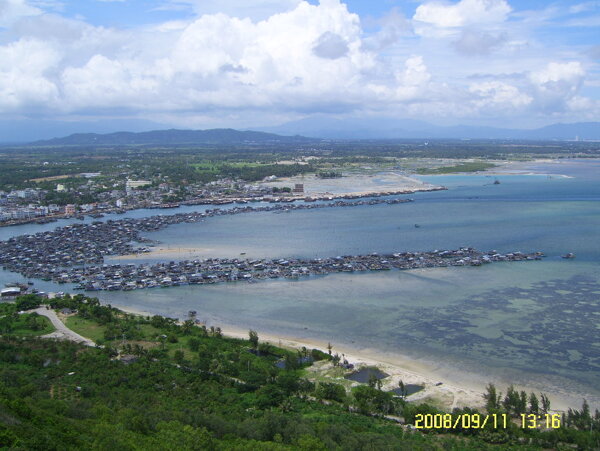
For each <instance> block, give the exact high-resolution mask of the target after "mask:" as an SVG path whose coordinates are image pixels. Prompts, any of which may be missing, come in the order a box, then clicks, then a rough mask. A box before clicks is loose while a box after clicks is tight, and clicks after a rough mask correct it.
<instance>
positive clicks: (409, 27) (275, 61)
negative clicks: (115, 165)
mask: <svg viewBox="0 0 600 451" xmlns="http://www.w3.org/2000/svg"><path fill="white" fill-rule="evenodd" d="M599 30H600V0H591V1H588V0H581V1H577V0H571V1H563V0H558V1H554V2H553V1H541V0H371V1H367V0H347V1H341V0H309V1H305V0H254V1H252V0H0V142H1V141H3V137H4V138H5V139H4V141H6V140H8V139H10V138H11V137H14V136H16V135H15V134H14V133H13V134H12V135H11V131H13V132H14V131H15V130H19V133H21V134H23V133H25V134H27V133H30V134H31V136H34V135H36V130H38V131H39V130H44V131H43V133H42V132H39V133H42V134H44V133H46V134H48V133H49V134H51V135H52V134H54V135H60V134H61V133H60V132H62V131H63V130H64V131H66V130H69V127H70V128H71V129H73V127H75V126H76V128H77V127H79V129H81V128H82V127H83V128H85V127H88V128H89V131H98V130H99V128H102V131H111V130H110V129H111V128H113V129H115V130H116V129H119V130H124V129H140V128H155V126H156V125H157V124H159V125H160V126H165V127H176V128H195V129H204V128H215V127H233V128H252V127H261V126H262V127H264V126H275V125H279V124H282V123H286V122H288V121H294V120H299V119H304V118H310V117H332V118H341V119H343V118H345V117H353V118H357V117H358V118H361V117H364V118H378V117H381V118H398V119H419V120H425V121H428V122H431V123H434V124H439V125H457V124H468V125H492V126H498V127H515V128H534V127H539V126H543V125H547V124H551V123H556V122H567V123H568V122H580V121H598V120H600V32H599ZM82 124H83V125H82ZM113 131H114V130H113ZM39 133H38V134H39ZM3 134H4V136H3Z"/></svg>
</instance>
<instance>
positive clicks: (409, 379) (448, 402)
mask: <svg viewBox="0 0 600 451" xmlns="http://www.w3.org/2000/svg"><path fill="white" fill-rule="evenodd" d="M114 307H117V308H119V309H121V310H122V311H125V312H127V313H132V314H136V315H143V316H152V315H153V314H152V313H149V312H144V311H140V310H135V309H131V308H127V307H122V306H118V305H114ZM210 325H214V326H217V325H218V326H219V327H221V330H222V331H223V334H224V335H225V336H227V337H231V338H239V339H246V340H247V339H248V329H245V328H243V327H241V326H239V325H237V326H236V325H231V324H223V323H221V322H214V321H210ZM257 333H258V336H259V340H260V342H266V343H269V344H272V345H274V346H279V347H283V348H288V349H295V350H300V349H302V347H306V348H307V349H314V348H316V349H319V350H321V351H323V352H327V345H328V343H327V342H324V341H321V340H317V339H312V338H307V337H302V338H299V337H293V336H284V335H281V334H275V333H269V332H263V331H260V330H258V331H257ZM332 346H333V349H332V353H333V354H335V353H337V354H339V355H340V356H342V355H343V356H344V358H345V359H346V360H348V362H349V363H352V364H354V366H355V369H357V368H361V367H377V368H379V369H380V370H382V371H384V372H385V373H387V374H389V376H388V377H386V378H385V379H383V380H382V382H383V386H382V389H383V390H384V391H386V390H392V389H395V388H398V382H399V381H403V382H404V384H415V385H422V386H424V389H423V390H421V391H419V392H417V393H415V394H413V395H410V396H409V397H408V398H407V400H408V401H410V402H417V403H421V402H427V403H429V404H432V405H435V406H436V407H438V408H440V409H443V410H446V411H451V410H452V409H454V408H461V407H471V408H483V406H484V405H485V400H484V398H483V394H484V391H485V387H486V385H487V383H489V382H490V381H489V380H484V379H482V378H481V377H479V376H478V375H475V374H471V373H466V372H461V371H460V370H459V369H457V368H448V367H440V366H436V363H435V362H424V361H416V360H414V359H411V358H409V357H406V356H402V355H401V354H397V353H386V352H382V351H380V350H377V349H372V348H359V347H358V346H356V347H354V346H352V347H351V346H348V345H337V344H335V343H332ZM331 368H332V364H331V363H329V362H316V363H315V364H314V365H313V366H312V367H311V368H309V370H308V373H309V376H308V377H309V379H315V378H317V377H318V376H319V375H321V374H324V373H327V370H329V369H331ZM311 373H314V374H311ZM332 382H340V383H344V385H346V386H349V385H351V386H356V385H358V383H356V382H352V383H349V382H348V381H347V380H345V379H341V378H339V379H338V380H335V379H332ZM492 382H493V383H496V381H492ZM514 386H515V388H516V389H517V390H525V391H526V392H528V393H529V392H531V391H536V392H539V391H540V390H539V387H531V386H522V385H518V384H515V385H514ZM496 387H497V389H498V390H499V391H501V392H502V393H505V392H506V387H504V386H502V385H498V384H496ZM544 393H546V394H547V395H548V396H549V398H550V400H551V403H552V412H554V413H561V412H563V411H566V410H567V409H568V408H569V407H572V408H580V407H581V405H580V402H579V401H577V402H575V400H574V397H573V396H570V395H569V394H568V393H556V392H548V391H544Z"/></svg>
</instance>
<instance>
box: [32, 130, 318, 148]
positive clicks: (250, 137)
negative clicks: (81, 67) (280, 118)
mask: <svg viewBox="0 0 600 451" xmlns="http://www.w3.org/2000/svg"><path fill="white" fill-rule="evenodd" d="M307 141H314V139H311V138H305V137H303V136H280V135H276V134H273V133H266V132H260V131H249V130H248V131H240V130H233V129H230V128H215V129H211V130H175V129H171V130H153V131H148V132H138V133H134V132H116V133H107V134H98V133H75V134H72V135H69V136H66V137H63V138H53V139H48V140H43V141H35V142H33V143H31V144H32V145H36V146H124V145H129V146H131V145H163V146H164V145H166V146H169V145H186V144H189V145H195V144H229V145H234V144H269V143H272V144H281V143H301V142H307Z"/></svg>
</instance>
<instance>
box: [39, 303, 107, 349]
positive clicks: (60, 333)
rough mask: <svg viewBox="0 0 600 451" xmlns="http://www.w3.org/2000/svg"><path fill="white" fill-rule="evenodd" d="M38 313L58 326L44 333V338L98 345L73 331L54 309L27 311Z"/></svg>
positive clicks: (41, 308) (43, 308)
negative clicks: (50, 331) (54, 329)
mask: <svg viewBox="0 0 600 451" xmlns="http://www.w3.org/2000/svg"><path fill="white" fill-rule="evenodd" d="M34 312H35V313H37V314H38V315H42V316H45V317H46V318H48V319H49V320H50V322H51V323H52V325H53V326H54V327H55V328H56V331H54V332H52V333H51V334H48V335H44V336H43V337H42V338H58V339H60V340H70V341H74V342H76V343H81V344H83V345H86V346H96V343H94V342H93V341H92V340H90V339H88V338H85V337H82V336H81V335H79V334H78V333H75V332H73V331H72V330H71V329H69V328H68V327H67V326H65V324H64V323H63V322H62V321H61V320H60V319H59V318H58V316H56V312H55V311H54V310H47V309H46V307H39V308H36V309H35V310H29V311H28V312H27V313H34Z"/></svg>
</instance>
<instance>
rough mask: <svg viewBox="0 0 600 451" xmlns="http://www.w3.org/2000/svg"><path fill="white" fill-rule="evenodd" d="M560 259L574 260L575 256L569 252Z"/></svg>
mask: <svg viewBox="0 0 600 451" xmlns="http://www.w3.org/2000/svg"><path fill="white" fill-rule="evenodd" d="M562 258H569V259H570V258H575V254H573V253H572V252H569V253H567V254H565V255H563V256H562Z"/></svg>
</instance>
